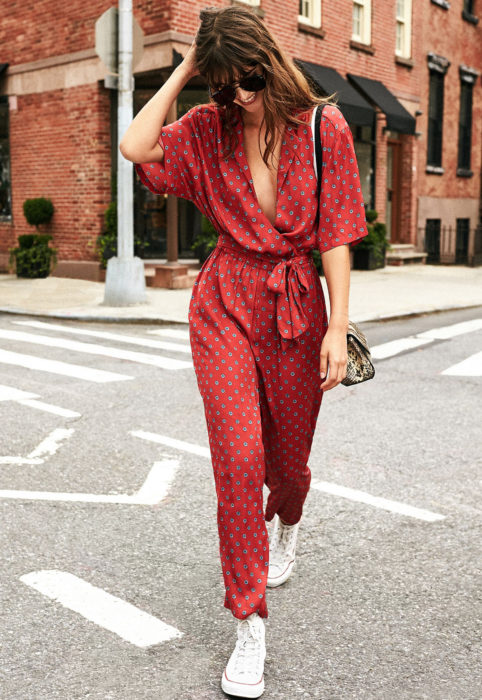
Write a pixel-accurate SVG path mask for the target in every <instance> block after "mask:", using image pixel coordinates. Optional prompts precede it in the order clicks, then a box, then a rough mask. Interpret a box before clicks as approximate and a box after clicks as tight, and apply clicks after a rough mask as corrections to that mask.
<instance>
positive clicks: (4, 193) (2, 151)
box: [0, 95, 12, 218]
mask: <svg viewBox="0 0 482 700" xmlns="http://www.w3.org/2000/svg"><path fill="white" fill-rule="evenodd" d="M11 202H12V197H11V191H10V143H9V125H8V97H7V96H5V95H2V96H0V218H2V217H10V216H11V215H12V206H11Z"/></svg>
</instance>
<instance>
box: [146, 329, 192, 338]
mask: <svg viewBox="0 0 482 700" xmlns="http://www.w3.org/2000/svg"><path fill="white" fill-rule="evenodd" d="M147 332H148V333H151V334H152V335H162V336H164V337H166V338H177V339H178V340H189V331H181V330H178V329H177V328H159V329H156V330H155V331H147Z"/></svg>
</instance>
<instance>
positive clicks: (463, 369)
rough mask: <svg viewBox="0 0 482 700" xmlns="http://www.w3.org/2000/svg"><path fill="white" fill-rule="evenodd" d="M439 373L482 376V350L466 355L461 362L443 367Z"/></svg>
mask: <svg viewBox="0 0 482 700" xmlns="http://www.w3.org/2000/svg"><path fill="white" fill-rule="evenodd" d="M440 374H450V375H454V376H457V377H482V352H476V353H475V355H471V356H470V357H467V358H466V359H465V360H462V362H459V363H457V364H456V365H452V366H451V367H449V368H448V369H444V371H443V372H440Z"/></svg>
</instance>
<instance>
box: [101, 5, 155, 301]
mask: <svg viewBox="0 0 482 700" xmlns="http://www.w3.org/2000/svg"><path fill="white" fill-rule="evenodd" d="M132 19H133V17H132V0H119V25H118V32H119V64H118V65H119V78H118V109H117V126H118V129H117V133H118V143H117V257H115V258H111V259H110V260H109V261H108V263H107V273H106V282H105V293H104V304H105V305H108V306H127V305H129V304H136V303H139V302H144V301H146V283H145V277H144V263H143V261H142V260H141V259H140V258H137V257H134V215H133V207H134V201H133V182H134V180H133V177H134V173H133V165H132V163H131V162H130V161H128V160H126V159H125V158H124V157H123V156H122V154H121V152H120V150H119V143H120V140H121V138H122V137H123V135H124V133H125V132H126V131H127V128H128V127H129V125H130V123H131V122H132V119H133V100H132V92H133V89H134V79H133V77H132Z"/></svg>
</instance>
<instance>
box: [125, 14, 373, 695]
mask: <svg viewBox="0 0 482 700" xmlns="http://www.w3.org/2000/svg"><path fill="white" fill-rule="evenodd" d="M200 19H201V23H200V27H199V30H198V33H197V36H196V40H195V42H194V43H193V45H192V46H191V48H190V49H189V51H188V53H187V55H186V57H185V59H184V60H183V62H182V63H181V65H179V66H178V67H177V68H176V69H175V70H174V71H173V73H172V75H171V76H170V78H169V79H168V80H167V81H166V83H165V84H164V85H163V86H162V87H161V89H160V90H159V91H158V92H157V93H156V95H154V97H153V98H152V99H151V100H150V101H149V102H148V103H147V104H146V105H145V106H144V107H143V109H142V110H141V111H140V112H139V113H138V114H137V116H136V117H135V119H134V120H133V122H132V124H131V125H130V127H129V129H128V130H127V132H126V133H125V135H124V137H123V139H122V142H121V145H120V150H121V152H122V154H123V155H124V157H125V158H127V159H129V160H131V161H133V162H134V163H136V170H137V173H138V174H139V176H140V178H141V180H142V182H143V183H144V184H145V185H146V186H147V187H148V188H149V189H150V190H151V191H153V192H155V193H158V194H163V193H165V192H168V193H170V194H174V195H176V196H178V197H183V198H186V199H189V200H191V201H192V202H194V204H195V205H196V206H197V207H198V208H199V210H200V211H201V212H202V213H203V214H204V215H205V216H207V217H208V219H209V220H210V221H211V222H212V223H213V225H214V227H215V228H216V230H217V232H218V233H219V239H218V243H217V246H216V248H215V249H214V251H212V253H211V255H210V256H209V258H208V259H207V260H206V261H205V263H204V264H203V266H202V268H201V270H200V272H199V274H198V277H197V279H196V282H195V285H194V289H193V293H192V297H191V301H190V306H189V329H190V339H191V347H192V353H193V361H194V368H195V372H196V377H197V382H198V387H199V390H200V393H201V395H202V398H203V402H204V409H205V416H206V423H207V429H208V435H209V444H210V449H211V456H212V463H213V469H214V479H215V485H216V493H217V499H218V509H217V516H218V531H219V550H220V555H221V562H222V568H223V577H224V583H225V589H226V595H225V601H224V605H225V607H227V608H228V609H230V610H231V612H232V614H233V615H234V617H235V618H236V619H237V624H238V629H237V633H238V640H237V643H236V646H235V649H234V651H233V652H232V654H231V657H230V659H229V662H228V664H227V667H226V669H225V671H224V673H223V676H222V688H223V690H224V691H225V692H227V693H230V694H231V695H236V696H241V697H250V698H256V697H259V696H260V695H261V694H262V693H263V690H264V675H263V671H264V658H265V654H266V652H265V635H264V621H263V618H266V617H267V616H268V611H267V606H266V598H265V589H266V586H267V585H268V586H271V587H275V586H278V585H281V584H282V583H284V582H285V581H286V579H287V578H288V577H289V575H290V573H291V570H292V568H293V564H294V558H295V547H296V538H297V533H298V528H299V523H300V519H301V515H302V508H303V503H304V501H305V498H306V496H307V493H308V490H309V487H310V479H311V472H310V469H309V467H308V464H307V462H308V457H309V454H310V449H311V444H312V439H313V433H314V430H315V426H316V420H317V417H318V412H319V409H320V405H321V400H322V396H323V393H324V391H327V390H329V389H332V388H334V387H335V386H337V385H338V384H339V383H340V382H341V380H342V379H343V378H344V377H345V376H346V366H347V344H346V333H347V328H348V293H349V275H350V264H349V249H348V245H346V244H349V243H353V242H355V241H358V240H360V239H361V238H362V237H363V236H365V235H366V233H367V230H366V221H365V210H364V205H363V199H362V194H361V187H360V181H359V173H358V167H357V162H356V157H355V152H354V148H353V139H352V135H351V132H350V129H349V126H348V124H347V122H346V121H345V119H344V117H343V115H342V113H341V112H340V110H339V109H338V108H337V107H336V105H334V104H333V102H331V101H330V98H327V99H320V98H318V97H316V96H315V95H314V94H313V93H312V92H311V90H310V88H309V86H308V83H307V81H306V80H305V78H304V77H303V75H302V73H301V72H300V71H299V70H298V69H297V68H296V66H295V65H294V63H293V62H292V61H291V60H290V59H289V58H288V57H287V56H286V55H285V54H284V52H283V51H282V49H281V48H280V47H279V45H278V43H277V41H276V40H275V38H274V37H273V36H272V35H271V34H270V32H269V31H268V30H267V28H266V27H265V26H264V24H263V23H262V21H261V20H260V19H259V18H258V17H257V16H256V15H255V14H254V13H253V12H252V11H251V10H250V9H249V8H242V7H239V6H233V7H226V8H208V9H205V10H203V11H201V14H200ZM198 73H200V74H201V75H202V76H203V77H204V78H205V79H206V81H207V83H208V85H209V90H210V97H211V102H210V103H209V104H205V105H200V106H197V107H194V108H192V109H190V110H189V111H188V112H187V113H186V114H185V115H184V116H183V117H181V118H180V119H179V120H178V121H176V122H174V123H173V124H170V125H168V126H163V124H164V120H165V118H166V115H167V112H168V110H169V107H170V105H171V104H172V102H173V100H174V99H175V98H176V97H177V95H178V94H179V92H180V91H181V90H182V88H183V87H184V85H185V84H186V83H187V82H188V81H189V79H190V78H191V77H193V76H194V75H197V74H198ZM318 104H320V105H325V106H324V107H323V113H322V119H321V137H322V139H323V146H324V150H323V159H324V162H323V180H322V195H321V200H320V221H319V224H318V225H316V216H317V209H318V202H317V201H316V187H317V180H316V174H315V170H314V163H313V138H312V131H311V126H310V123H311V117H312V114H313V108H314V107H315V106H316V105H318ZM320 109H322V107H320ZM315 248H318V249H319V250H320V252H321V253H322V261H323V270H324V275H325V279H326V283H327V286H328V291H329V295H330V310H331V313H330V320H329V322H328V317H327V310H326V306H325V300H324V296H323V289H322V286H321V282H320V278H319V275H318V274H317V271H316V267H315V265H314V262H313V259H312V257H311V254H310V253H311V251H312V250H313V249H315ZM320 376H321V379H322V380H323V381H322V382H321V383H320ZM264 484H266V485H267V487H268V488H269V492H270V493H269V497H268V500H267V505H266V512H265V513H264V512H263V485H264ZM273 520H274V524H273V527H272V531H271V538H270V542H268V533H267V529H266V522H270V521H273Z"/></svg>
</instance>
